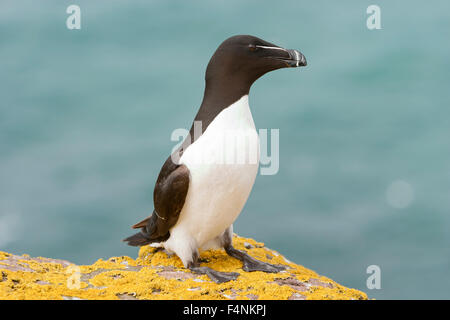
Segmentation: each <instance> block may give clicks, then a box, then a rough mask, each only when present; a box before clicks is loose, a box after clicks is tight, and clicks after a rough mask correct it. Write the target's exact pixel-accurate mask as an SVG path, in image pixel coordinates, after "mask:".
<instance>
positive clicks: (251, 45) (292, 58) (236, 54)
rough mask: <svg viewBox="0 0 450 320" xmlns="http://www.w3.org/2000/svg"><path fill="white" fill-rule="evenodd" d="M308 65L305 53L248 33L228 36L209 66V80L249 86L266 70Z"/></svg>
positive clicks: (220, 83) (207, 72)
mask: <svg viewBox="0 0 450 320" xmlns="http://www.w3.org/2000/svg"><path fill="white" fill-rule="evenodd" d="M301 66H306V59H305V56H304V55H303V54H302V53H300V52H299V51H297V50H292V49H284V48H281V47H279V46H277V45H274V44H273V43H270V42H267V41H264V40H262V39H259V38H257V37H253V36H249V35H239V36H234V37H231V38H228V39H227V40H225V41H224V42H222V44H221V45H220V46H219V47H218V48H217V50H216V52H215V53H214V55H213V56H212V58H211V60H210V61H209V64H208V68H207V69H206V82H207V85H208V84H213V83H217V84H219V85H221V86H222V85H227V86H229V85H231V84H235V85H236V86H240V87H246V86H248V89H250V86H251V85H252V84H253V82H255V81H256V79H258V78H259V77H261V76H262V75H264V74H266V73H267V72H270V71H273V70H277V69H281V68H290V67H301Z"/></svg>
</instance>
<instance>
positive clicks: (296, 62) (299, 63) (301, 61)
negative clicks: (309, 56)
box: [283, 49, 307, 68]
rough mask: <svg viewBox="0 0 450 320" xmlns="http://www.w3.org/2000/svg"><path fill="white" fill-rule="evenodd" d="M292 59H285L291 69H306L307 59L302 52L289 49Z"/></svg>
mask: <svg viewBox="0 0 450 320" xmlns="http://www.w3.org/2000/svg"><path fill="white" fill-rule="evenodd" d="M287 52H288V53H289V56H290V58H289V59H283V60H284V61H285V62H286V63H287V65H288V66H289V67H292V68H295V67H305V66H306V65H307V62H306V58H305V56H304V55H303V53H301V52H300V51H297V50H294V49H287Z"/></svg>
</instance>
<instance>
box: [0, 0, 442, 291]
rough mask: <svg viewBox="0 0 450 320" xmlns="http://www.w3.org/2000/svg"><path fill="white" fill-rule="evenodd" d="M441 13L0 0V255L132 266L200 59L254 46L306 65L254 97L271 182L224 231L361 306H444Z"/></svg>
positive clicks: (192, 102) (195, 95)
mask: <svg viewBox="0 0 450 320" xmlns="http://www.w3.org/2000/svg"><path fill="white" fill-rule="evenodd" d="M70 4H77V5H79V6H80V7H81V19H82V22H81V27H82V28H81V30H68V29H67V28H66V18H67V17H68V14H66V12H65V11H66V8H67V7H68V6H69V5H70ZM370 4H378V5H379V6H380V7H381V24H382V29H381V30H372V31H370V30H368V29H367V27H366V18H367V16H368V15H367V14H366V8H367V7H368V5H370ZM449 17H450V3H449V2H448V1H433V2H432V3H429V2H421V1H386V0H383V1H379V0H377V1H376V2H373V1H370V2H369V1H365V0H364V1H346V2H339V3H338V2H331V1H314V2H312V1H310V2H305V1H277V2H270V3H269V2H265V3H264V2H262V1H257V0H246V1H237V0H228V1H196V0H195V1H162V0H160V1H144V0H140V1H133V2H124V1H87V0H77V1H74V2H72V1H56V0H54V1H45V2H44V1H41V2H38V1H17V0H3V1H2V2H1V3H0V250H3V251H9V252H14V253H28V254H30V255H32V256H47V257H54V258H62V259H67V260H70V261H72V262H75V263H79V264H81V263H92V262H94V261H95V260H96V259H98V258H108V257H110V256H117V255H129V256H132V257H135V256H136V254H137V250H136V249H135V248H131V247H127V246H125V245H124V244H123V243H122V242H121V239H122V238H124V237H126V236H127V235H129V234H130V232H131V230H130V225H132V224H133V223H135V222H137V221H138V220H140V219H141V218H143V217H145V216H146V215H147V214H149V213H150V212H151V210H152V209H153V204H152V191H153V186H154V182H155V180H156V177H157V174H158V172H159V169H160V167H161V165H162V163H163V161H164V160H165V159H166V157H167V156H168V154H169V152H170V150H171V149H172V147H173V146H174V144H175V143H174V142H172V141H170V134H171V132H172V131H173V130H174V129H175V128H187V127H189V126H190V123H191V121H192V119H193V117H194V115H195V113H196V111H197V108H198V106H199V104H200V101H201V98H202V94H203V85H204V83H203V77H204V70H205V67H206V64H207V62H208V60H209V58H210V56H211V55H212V53H213V52H214V50H215V48H216V47H217V46H218V45H219V44H220V42H221V41H222V40H224V39H225V38H227V37H229V36H231V35H235V34H252V35H256V36H259V37H261V38H263V39H265V40H267V41H270V42H273V43H276V44H278V45H280V46H284V47H288V48H295V49H299V50H300V51H302V52H303V53H304V54H305V56H306V57H307V59H308V67H307V68H302V69H285V70H279V71H277V72H273V73H270V74H268V75H266V76H265V77H263V78H262V79H260V80H258V81H257V82H256V84H255V85H254V86H253V88H252V91H251V94H250V104H251V108H252V110H253V116H254V120H255V123H256V126H257V128H269V129H270V128H278V129H280V170H279V172H278V174H277V175H273V176H258V178H257V181H256V184H255V187H254V189H253V192H252V194H251V196H250V199H249V201H248V203H247V205H246V207H245V208H244V211H243V213H242V214H241V216H240V217H239V219H238V220H237V221H236V223H235V232H237V233H238V234H240V235H242V236H246V237H253V238H255V239H257V240H260V241H264V242H265V243H266V244H267V245H268V246H269V247H271V248H273V249H275V250H278V251H280V252H282V253H283V254H285V255H286V256H287V257H288V258H289V259H291V260H292V261H295V262H297V263H299V264H303V265H305V266H306V267H310V268H312V269H314V270H315V271H317V272H319V273H321V274H324V275H326V276H329V277H331V278H332V279H334V280H336V281H338V282H340V283H342V284H344V285H346V286H350V287H355V288H358V289H361V290H363V291H366V292H368V294H369V296H370V297H373V298H378V299H383V298H393V299H400V298H450V289H449V288H450V277H449V275H448V274H449V272H450V252H449V240H450V237H449V229H450V197H449V196H450V161H449V159H450V142H449V140H450V123H449V122H450V121H449V119H450V90H449V89H450V80H449V75H450V72H449V71H450V64H449V57H450V41H449V39H450V19H449ZM369 265H378V266H379V267H380V268H381V273H382V282H381V286H382V288H381V290H368V289H367V287H366V279H367V277H368V276H369V275H368V274H367V273H366V269H367V267H368V266H369Z"/></svg>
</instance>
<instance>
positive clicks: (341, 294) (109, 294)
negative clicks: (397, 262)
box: [0, 236, 367, 300]
mask: <svg viewBox="0 0 450 320" xmlns="http://www.w3.org/2000/svg"><path fill="white" fill-rule="evenodd" d="M233 245H234V246H235V247H236V248H237V249H240V250H246V251H247V252H248V253H249V254H250V255H252V256H253V257H255V258H257V259H259V260H262V261H266V262H270V263H272V264H282V265H285V266H288V269H287V270H286V271H283V272H280V273H275V274H274V273H264V272H245V271H243V270H242V263H241V262H240V261H238V260H236V259H234V258H231V257H229V256H228V255H227V254H226V253H225V252H224V251H223V250H209V251H204V252H201V258H202V261H205V262H202V265H204V266H208V267H210V268H213V269H215V270H218V271H226V272H238V273H239V274H240V276H239V277H238V279H237V280H235V281H230V282H226V283H222V284H216V283H214V282H212V281H211V280H210V279H209V278H208V277H207V276H205V275H197V274H192V273H190V271H189V270H186V269H184V268H183V265H182V263H181V261H180V259H179V258H178V257H177V256H176V255H168V254H167V253H166V252H164V251H157V250H156V249H155V248H152V247H149V246H146V247H142V248H141V249H140V251H139V256H138V257H137V259H132V258H130V257H114V258H110V259H108V260H103V259H99V260H98V261H97V262H95V263H94V264H92V265H84V266H74V265H71V266H69V265H65V266H64V265H63V264H61V263H56V262H47V260H48V259H45V258H36V259H33V258H29V256H25V255H23V256H20V257H18V258H17V259H16V266H19V267H20V268H19V269H20V270H16V269H17V268H16V269H12V268H9V269H8V268H5V266H8V264H10V263H11V262H10V261H9V260H8V259H10V258H11V257H12V255H11V254H9V253H6V252H0V299H68V298H71V299H73V298H75V299H124V298H126V299H255V298H257V299H277V300H278V299H280V300H282V299H289V298H292V297H297V298H298V297H300V298H302V299H311V300H313V299H367V295H366V294H365V293H363V292H361V291H358V290H355V289H349V288H346V287H344V286H341V285H339V284H338V283H336V282H334V281H333V280H331V279H328V278H326V277H323V276H319V275H318V274H317V273H315V272H314V271H312V270H309V269H307V268H305V267H303V266H300V265H297V264H295V263H292V262H290V261H288V260H286V259H285V258H284V257H283V256H282V255H281V254H279V253H278V252H275V251H273V250H270V249H267V248H265V247H264V244H263V243H260V242H256V241H255V240H253V239H248V238H241V237H237V236H234V237H233ZM16 257H17V256H16ZM2 260H3V261H2ZM14 270H16V271H14ZM23 270H27V271H23Z"/></svg>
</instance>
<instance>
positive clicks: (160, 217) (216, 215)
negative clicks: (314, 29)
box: [123, 35, 307, 283]
mask: <svg viewBox="0 0 450 320" xmlns="http://www.w3.org/2000/svg"><path fill="white" fill-rule="evenodd" d="M306 65H307V62H306V58H305V56H304V55H303V54H302V53H301V52H299V51H297V50H294V49H285V48H282V47H280V46H277V45H275V44H273V43H270V42H267V41H264V40H262V39H260V38H258V37H255V36H251V35H236V36H232V37H230V38H228V39H226V40H225V41H223V42H222V43H221V44H220V45H219V47H218V48H217V49H216V51H215V52H214V54H213V56H212V57H211V59H210V61H209V63H208V65H207V68H206V72H205V89H204V96H203V100H202V102H201V105H200V108H199V109H198V112H197V114H196V116H195V118H194V121H193V123H192V126H191V129H190V131H189V134H188V135H187V136H186V138H185V140H184V141H183V142H182V143H181V144H180V146H179V147H178V148H176V149H175V150H174V151H173V152H172V153H171V154H170V156H169V157H168V158H167V160H166V161H165V162H164V164H163V166H162V168H161V171H160V173H159V175H158V178H157V180H156V183H155V187H154V191H153V203H154V210H153V212H152V214H151V215H150V216H149V217H147V218H146V219H144V220H142V221H140V222H138V223H136V224H135V225H133V226H132V228H134V229H140V232H138V233H136V234H134V235H132V236H130V237H128V238H126V239H124V240H123V241H125V242H126V243H127V244H128V245H131V246H144V245H148V244H152V245H153V246H157V247H160V248H164V249H165V250H166V251H167V252H169V253H175V254H176V255H177V256H178V257H179V258H180V259H181V261H182V263H183V266H184V267H185V268H187V269H189V270H191V272H194V273H196V274H205V275H207V276H208V277H209V278H210V279H211V280H213V281H214V282H216V283H223V282H227V281H231V280H235V279H236V278H237V277H238V276H239V273H236V272H220V271H217V270H214V269H212V268H209V267H206V266H200V259H199V258H200V256H199V250H207V249H211V248H221V249H224V250H225V252H226V253H227V254H228V255H229V256H231V257H233V258H236V259H239V260H240V261H242V264H243V265H242V269H243V270H244V271H247V272H252V271H263V272H271V273H274V272H279V271H281V270H284V269H285V267H284V266H282V265H273V264H270V263H267V262H263V261H259V260H257V259H255V258H253V257H251V256H250V255H249V254H248V253H246V252H245V251H244V250H238V249H236V248H234V247H233V245H232V237H233V223H234V221H235V220H236V219H237V217H238V216H239V214H240V213H241V211H242V209H243V207H244V205H245V203H246V201H247V199H248V197H249V195H250V193H251V190H252V188H253V185H254V182H255V179H256V176H257V172H258V167H259V139H258V134H257V131H256V127H255V123H254V121H253V117H252V113H251V110H250V107H249V103H248V95H249V92H250V88H251V86H252V84H253V83H254V82H255V81H256V80H257V79H258V78H260V77H261V76H263V75H264V74H266V73H268V72H270V71H274V70H277V69H282V68H295V67H302V66H306ZM230 137H231V138H230ZM236 140H238V142H236ZM233 141H234V143H233ZM239 141H240V142H239ZM229 150H232V151H229ZM226 151H227V152H226ZM230 154H231V155H230ZM236 158H239V159H240V160H241V161H237V160H236ZM242 160H243V161H242Z"/></svg>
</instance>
